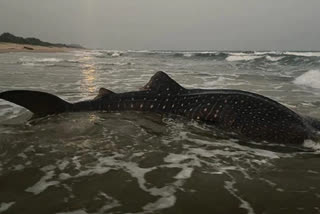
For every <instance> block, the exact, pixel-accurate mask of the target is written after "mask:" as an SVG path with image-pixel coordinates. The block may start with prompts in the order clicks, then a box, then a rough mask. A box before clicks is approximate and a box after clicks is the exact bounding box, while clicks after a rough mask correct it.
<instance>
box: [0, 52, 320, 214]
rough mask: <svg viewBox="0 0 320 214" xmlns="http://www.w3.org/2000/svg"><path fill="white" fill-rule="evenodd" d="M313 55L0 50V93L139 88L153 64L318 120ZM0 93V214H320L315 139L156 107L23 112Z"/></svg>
mask: <svg viewBox="0 0 320 214" xmlns="http://www.w3.org/2000/svg"><path fill="white" fill-rule="evenodd" d="M319 69H320V53H318V52H173V51H122V52H121V51H106V50H95V51H77V52H71V53H50V54H44V53H41V54H40V53H6V54H0V91H5V90H12V89H29V90H40V91H45V92H49V93H53V94H55V95H58V96H59V97H61V98H63V99H66V100H68V101H70V102H76V101H80V100H85V99H89V98H93V97H95V96H96V95H97V91H98V90H99V88H100V87H105V88H108V89H110V90H112V91H114V92H126V91H132V90H138V89H139V88H140V87H142V86H143V85H144V84H146V83H147V82H148V80H149V78H150V77H151V76H152V75H153V74H154V73H155V72H156V71H159V70H162V71H165V72H167V73H168V74H169V75H170V76H171V77H172V78H173V79H175V80H176V81H177V82H179V83H180V84H181V85H183V86H184V87H186V88H219V89H220V88H228V89H241V90H248V91H251V92H257V93H260V94H263V95H265V96H268V97H270V98H272V99H275V100H277V101H279V102H281V103H283V104H284V105H286V106H288V107H290V108H291V109H293V110H294V111H296V112H299V113H301V114H306V115H309V116H313V117H318V118H320V110H319V109H320V108H319V107H320V99H319V98H320V71H319ZM31 116H32V115H31V113H30V112H28V111H27V110H25V109H23V108H21V107H19V106H16V105H14V104H11V103H9V102H5V101H3V100H0V213H10V214H11V213H57V214H58V213H59V214H62V213H64V214H78V213H79V214H87V213H183V214H187V213H211V214H212V213H219V214H223V213H226V214H229V213H248V214H253V213H257V214H258V213H264V214H269V213H270V214H271V213H272V214H273V213H307V214H311V213H320V182H319V178H320V164H319V162H320V154H319V151H320V146H319V143H320V142H312V141H306V142H305V143H304V145H302V146H299V147H289V146H286V145H270V144H265V143H255V142H244V141H240V140H238V139H236V138H233V137H232V136H230V135H228V134H226V133H222V132H221V131H220V130H216V129H215V128H214V127H210V126H206V125H205V124H200V123H197V122H195V121H189V120H185V119H183V118H178V119H176V120H173V119H171V118H168V117H161V116H160V115H157V114H151V113H139V112H123V113H112V114H109V113H104V112H88V113H64V114H60V115H54V116H48V117H45V118H39V119H36V120H31V121H30V120H29V119H30V118H31Z"/></svg>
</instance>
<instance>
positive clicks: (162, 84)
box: [141, 71, 185, 93]
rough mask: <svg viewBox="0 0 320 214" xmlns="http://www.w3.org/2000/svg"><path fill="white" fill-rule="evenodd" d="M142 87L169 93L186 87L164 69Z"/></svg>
mask: <svg viewBox="0 0 320 214" xmlns="http://www.w3.org/2000/svg"><path fill="white" fill-rule="evenodd" d="M141 89H142V90H150V91H157V92H168V93H177V92H179V91H183V90H185V88H183V87H182V86H181V85H179V84H178V83H177V82H176V81H174V80H173V79H171V77H169V76H168V74H166V73H164V72H163V71H158V72H157V73H156V74H155V75H153V76H152V77H151V79H150V80H149V82H148V83H147V84H146V85H145V86H143V87H142V88H141Z"/></svg>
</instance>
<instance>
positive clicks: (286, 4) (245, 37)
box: [0, 0, 320, 50]
mask: <svg viewBox="0 0 320 214" xmlns="http://www.w3.org/2000/svg"><path fill="white" fill-rule="evenodd" d="M2 32H11V33H13V34H15V35H20V36H24V37H38V38H40V39H42V40H44V41H49V42H61V43H79V44H82V45H84V46H86V47H89V48H106V49H119V50H123V49H124V50H126V49H131V50H133V49H134V50H145V49H153V50H154V49H157V50H159V49H161V50H320V0H305V1H303V0H112V1H109V0H50V1H48V0H0V33H2Z"/></svg>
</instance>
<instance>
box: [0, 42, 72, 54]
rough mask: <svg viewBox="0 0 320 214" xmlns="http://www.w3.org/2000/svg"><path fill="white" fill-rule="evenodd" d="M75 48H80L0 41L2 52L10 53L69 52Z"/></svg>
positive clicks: (0, 50) (0, 51)
mask: <svg viewBox="0 0 320 214" xmlns="http://www.w3.org/2000/svg"><path fill="white" fill-rule="evenodd" d="M73 50H78V49H77V48H60V47H45V46H37V45H27V44H15V43H4V42H0V53H8V52H39V53H48V52H49V53H50V52H68V51H73Z"/></svg>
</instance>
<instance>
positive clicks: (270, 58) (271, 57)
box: [266, 55, 284, 62]
mask: <svg viewBox="0 0 320 214" xmlns="http://www.w3.org/2000/svg"><path fill="white" fill-rule="evenodd" d="M283 58H284V56H278V57H276V56H269V55H267V56H266V59H267V60H269V61H271V62H277V61H279V60H282V59H283Z"/></svg>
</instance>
